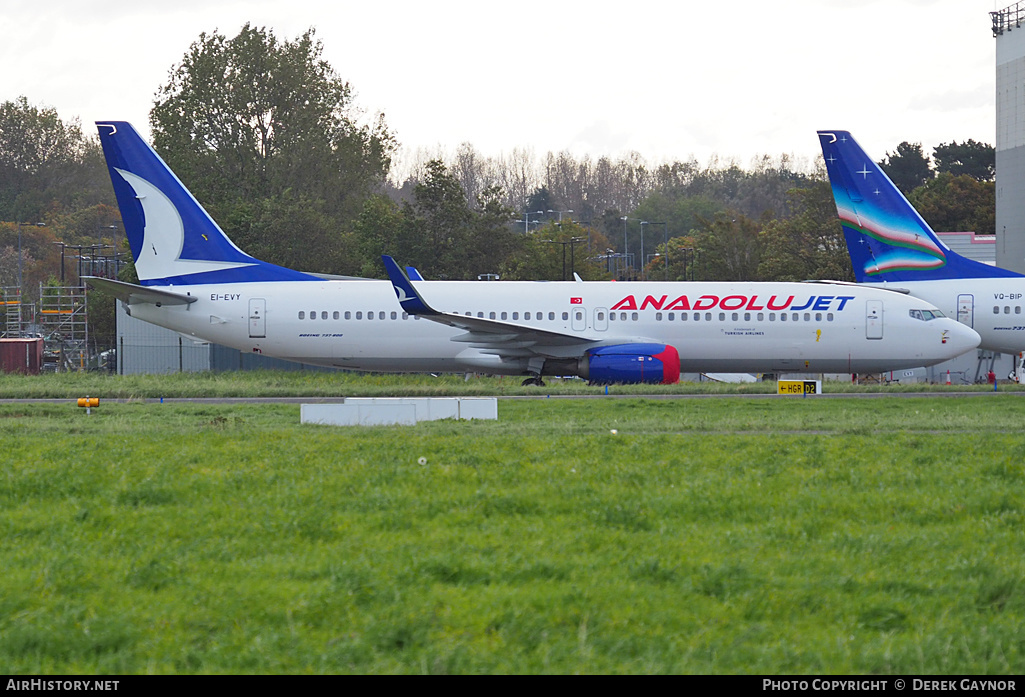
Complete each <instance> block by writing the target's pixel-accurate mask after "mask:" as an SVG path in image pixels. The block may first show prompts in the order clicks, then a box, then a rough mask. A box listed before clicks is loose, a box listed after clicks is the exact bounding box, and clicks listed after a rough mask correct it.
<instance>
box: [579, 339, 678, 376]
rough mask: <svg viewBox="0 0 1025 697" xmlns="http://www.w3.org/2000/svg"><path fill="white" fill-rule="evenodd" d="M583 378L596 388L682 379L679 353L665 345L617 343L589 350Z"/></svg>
mask: <svg viewBox="0 0 1025 697" xmlns="http://www.w3.org/2000/svg"><path fill="white" fill-rule="evenodd" d="M579 373H580V377H582V378H585V379H587V380H589V381H590V382H591V383H594V384H597V385H611V384H615V383H621V384H630V383H639V382H646V383H661V384H663V385H671V384H673V383H676V382H679V380H680V354H679V352H678V351H677V350H676V348H675V347H673V346H668V345H666V344H616V345H614V346H599V347H598V348H593V349H590V350H588V352H587V354H586V355H585V356H584V357H583V358H582V359H581V360H580V369H579Z"/></svg>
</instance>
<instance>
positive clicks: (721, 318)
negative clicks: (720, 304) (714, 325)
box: [719, 312, 726, 322]
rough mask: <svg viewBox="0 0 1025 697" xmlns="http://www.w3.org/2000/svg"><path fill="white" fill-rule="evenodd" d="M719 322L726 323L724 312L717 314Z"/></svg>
mask: <svg viewBox="0 0 1025 697" xmlns="http://www.w3.org/2000/svg"><path fill="white" fill-rule="evenodd" d="M719 321H720V322H725V321H726V313H725V312H720V313H719Z"/></svg>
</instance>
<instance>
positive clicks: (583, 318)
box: [570, 307, 587, 332]
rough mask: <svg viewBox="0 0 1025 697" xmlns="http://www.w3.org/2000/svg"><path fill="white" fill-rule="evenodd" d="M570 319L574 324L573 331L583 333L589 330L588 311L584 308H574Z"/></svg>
mask: <svg viewBox="0 0 1025 697" xmlns="http://www.w3.org/2000/svg"><path fill="white" fill-rule="evenodd" d="M570 318H571V320H572V323H573V331H575V332H582V331H584V330H585V329H587V310H585V309H584V308H582V307H574V308H573V309H572V310H570Z"/></svg>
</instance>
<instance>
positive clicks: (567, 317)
mask: <svg viewBox="0 0 1025 697" xmlns="http://www.w3.org/2000/svg"><path fill="white" fill-rule="evenodd" d="M568 319H569V313H568V312H563V313H562V321H563V322H565V321H566V320H568Z"/></svg>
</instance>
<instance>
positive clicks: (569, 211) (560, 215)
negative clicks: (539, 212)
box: [548, 208, 573, 223]
mask: <svg viewBox="0 0 1025 697" xmlns="http://www.w3.org/2000/svg"><path fill="white" fill-rule="evenodd" d="M548 212H549V213H558V214H559V222H560V223H561V222H562V214H563V213H572V212H573V210H572V209H570V210H568V211H553V210H552V209H551V208H549V209H548Z"/></svg>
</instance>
